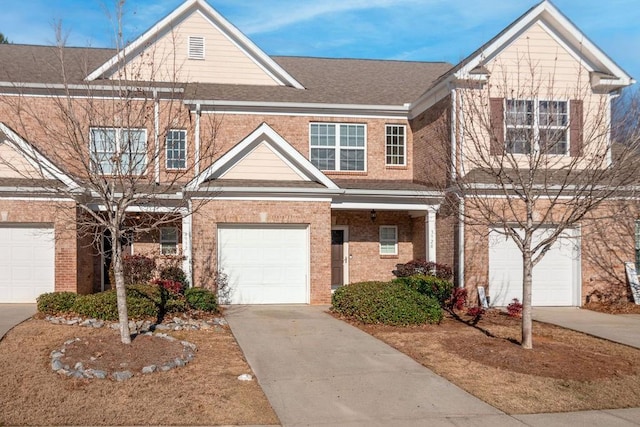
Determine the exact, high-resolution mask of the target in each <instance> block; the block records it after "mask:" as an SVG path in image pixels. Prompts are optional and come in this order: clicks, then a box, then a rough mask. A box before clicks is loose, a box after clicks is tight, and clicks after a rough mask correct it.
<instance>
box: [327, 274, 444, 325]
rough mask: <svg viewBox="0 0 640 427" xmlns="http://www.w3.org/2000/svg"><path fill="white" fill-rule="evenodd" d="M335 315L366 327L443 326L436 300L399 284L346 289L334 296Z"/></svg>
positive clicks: (343, 288)
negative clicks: (381, 325) (366, 325)
mask: <svg viewBox="0 0 640 427" xmlns="http://www.w3.org/2000/svg"><path fill="white" fill-rule="evenodd" d="M332 304H333V307H332V309H333V311H334V312H336V313H339V314H341V315H344V316H346V317H349V318H352V319H355V320H358V321H360V322H363V323H382V324H386V325H411V324H423V323H426V322H429V323H440V321H441V320H442V309H441V307H440V305H439V303H438V301H437V300H436V299H434V298H431V297H428V296H425V295H422V294H420V293H419V292H417V291H415V290H413V289H411V288H410V287H408V286H406V285H404V284H403V283H399V282H390V283H389V282H361V283H353V284H351V285H348V286H343V287H341V288H339V289H337V290H336V291H335V293H334V294H333V296H332Z"/></svg>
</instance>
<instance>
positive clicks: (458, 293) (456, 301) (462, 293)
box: [449, 288, 467, 310]
mask: <svg viewBox="0 0 640 427" xmlns="http://www.w3.org/2000/svg"><path fill="white" fill-rule="evenodd" d="M466 303H467V289H466V288H455V289H454V290H453V294H452V295H451V301H450V304H449V306H450V308H455V309H456V310H462V309H463V308H464V305H465V304H466Z"/></svg>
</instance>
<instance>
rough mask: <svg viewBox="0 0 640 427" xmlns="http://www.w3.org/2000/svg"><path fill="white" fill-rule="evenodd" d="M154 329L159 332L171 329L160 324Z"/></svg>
mask: <svg viewBox="0 0 640 427" xmlns="http://www.w3.org/2000/svg"><path fill="white" fill-rule="evenodd" d="M155 329H157V330H160V331H166V330H169V329H171V327H170V326H167V325H165V324H163V323H161V324H159V325H156V326H155Z"/></svg>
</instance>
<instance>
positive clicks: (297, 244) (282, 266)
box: [218, 225, 309, 304]
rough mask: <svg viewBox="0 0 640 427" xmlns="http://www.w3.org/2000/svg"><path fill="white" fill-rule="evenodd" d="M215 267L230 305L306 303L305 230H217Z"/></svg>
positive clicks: (280, 227) (250, 227)
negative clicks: (224, 283) (224, 278)
mask: <svg viewBox="0 0 640 427" xmlns="http://www.w3.org/2000/svg"><path fill="white" fill-rule="evenodd" d="M218 267H219V270H221V271H222V272H223V273H224V274H226V276H227V280H228V286H229V301H227V302H228V303H230V304H294V303H302V304H305V303H308V302H309V230H308V226H306V225H302V226H287V225H273V226H267V225H221V226H218Z"/></svg>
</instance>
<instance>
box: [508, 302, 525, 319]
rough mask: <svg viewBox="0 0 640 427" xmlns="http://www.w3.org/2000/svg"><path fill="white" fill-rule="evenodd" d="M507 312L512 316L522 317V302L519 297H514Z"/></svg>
mask: <svg viewBox="0 0 640 427" xmlns="http://www.w3.org/2000/svg"><path fill="white" fill-rule="evenodd" d="M507 314H508V315H509V316H511V317H522V303H521V302H520V301H519V300H518V298H514V299H513V300H512V301H511V304H509V305H508V306H507Z"/></svg>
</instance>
